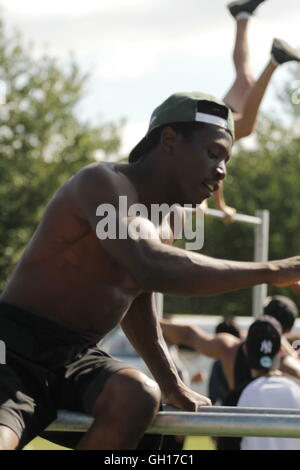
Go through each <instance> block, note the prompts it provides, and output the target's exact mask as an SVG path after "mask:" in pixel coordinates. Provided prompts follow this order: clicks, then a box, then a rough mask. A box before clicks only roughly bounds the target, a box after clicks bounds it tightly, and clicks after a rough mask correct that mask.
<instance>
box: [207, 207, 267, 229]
mask: <svg viewBox="0 0 300 470" xmlns="http://www.w3.org/2000/svg"><path fill="white" fill-rule="evenodd" d="M205 214H206V215H211V216H213V217H217V218H218V219H224V212H222V211H218V210H217V209H206V210H205ZM234 221H235V222H243V223H245V224H251V225H261V224H262V222H261V219H259V218H258V217H254V216H252V215H246V214H235V216H234Z"/></svg>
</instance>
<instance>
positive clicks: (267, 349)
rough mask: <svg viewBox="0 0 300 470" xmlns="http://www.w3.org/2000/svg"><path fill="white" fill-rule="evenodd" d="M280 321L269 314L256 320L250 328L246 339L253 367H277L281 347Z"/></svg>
mask: <svg viewBox="0 0 300 470" xmlns="http://www.w3.org/2000/svg"><path fill="white" fill-rule="evenodd" d="M281 335H282V328H281V325H280V323H279V322H278V321H277V320H276V319H275V318H273V317H270V316H268V315H264V316H262V317H261V318H260V319H259V320H256V321H255V322H254V323H253V324H252V325H251V326H250V328H249V331H248V336H247V339H246V349H247V361H248V364H249V366H250V368H251V369H260V370H265V371H268V370H271V369H277V368H278V366H279V363H278V353H279V351H280V347H281Z"/></svg>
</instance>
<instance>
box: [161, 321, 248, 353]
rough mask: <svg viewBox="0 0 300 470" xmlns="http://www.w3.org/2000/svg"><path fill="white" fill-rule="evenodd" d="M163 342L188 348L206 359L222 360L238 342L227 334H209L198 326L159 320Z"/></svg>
mask: <svg viewBox="0 0 300 470" xmlns="http://www.w3.org/2000/svg"><path fill="white" fill-rule="evenodd" d="M160 325H161V328H162V332H163V335H164V338H165V340H166V341H167V342H168V343H171V344H177V345H178V344H181V345H184V346H189V347H190V348H193V349H195V350H196V351H198V352H200V353H202V354H204V355H205V356H208V357H213V358H215V359H223V358H224V356H225V355H227V354H228V352H229V351H231V350H232V347H233V346H235V345H237V344H240V340H239V339H238V338H236V337H235V336H233V335H230V334H228V333H219V334H216V335H215V334H209V333H207V332H206V331H204V330H202V329H201V328H199V327H198V326H193V325H187V324H182V323H181V324H180V323H176V322H173V321H170V320H160Z"/></svg>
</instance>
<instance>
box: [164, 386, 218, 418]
mask: <svg viewBox="0 0 300 470" xmlns="http://www.w3.org/2000/svg"><path fill="white" fill-rule="evenodd" d="M164 402H165V403H166V405H170V406H174V407H175V408H179V409H180V410H184V411H198V410H199V409H200V408H201V407H202V406H211V401H210V399H209V398H206V397H204V396H203V395H199V393H196V392H194V391H193V390H191V389H190V388H188V387H186V386H185V385H184V384H182V385H180V386H179V387H178V388H176V390H174V391H172V392H171V393H170V394H169V395H166V396H165V397H164Z"/></svg>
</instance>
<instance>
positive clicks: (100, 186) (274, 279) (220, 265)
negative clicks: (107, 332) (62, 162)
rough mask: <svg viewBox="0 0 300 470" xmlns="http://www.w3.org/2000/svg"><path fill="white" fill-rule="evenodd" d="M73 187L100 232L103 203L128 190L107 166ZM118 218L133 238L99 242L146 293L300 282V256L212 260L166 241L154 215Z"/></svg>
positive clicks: (190, 293) (192, 293)
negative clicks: (255, 260) (99, 210)
mask: <svg viewBox="0 0 300 470" xmlns="http://www.w3.org/2000/svg"><path fill="white" fill-rule="evenodd" d="M73 185H74V191H73V193H74V198H75V200H76V203H77V205H78V209H79V216H80V217H83V218H85V219H86V220H87V221H89V223H90V225H91V227H92V230H93V231H95V233H96V227H97V223H98V222H99V217H97V214H96V212H97V207H98V206H99V205H100V204H101V203H102V204H104V203H110V204H111V205H113V207H115V208H117V207H118V198H119V196H121V195H124V192H122V193H120V194H118V192H117V188H116V184H115V183H114V181H110V176H107V175H106V174H105V170H104V171H102V170H100V169H99V170H97V169H95V168H93V169H88V170H85V172H84V173H83V174H81V175H77V177H76V182H75V181H74V183H73ZM121 190H122V188H121V189H120V191H121ZM129 199H130V198H129ZM135 202H136V201H135ZM116 218H117V225H118V227H119V228H120V229H121V231H122V230H123V231H125V233H127V234H128V236H127V237H125V239H120V238H118V237H117V238H116V237H111V238H110V237H106V238H105V239H102V240H99V243H101V245H102V248H103V249H104V250H105V251H106V252H107V254H108V255H109V256H110V257H111V258H112V259H114V260H115V262H116V263H118V264H120V265H121V266H123V268H124V269H125V270H126V272H127V273H128V274H129V275H130V276H131V278H132V279H133V280H134V281H135V283H136V284H137V285H138V286H139V287H140V288H141V289H142V290H144V291H147V292H163V293H167V294H175V295H185V296H209V295H216V294H219V293H223V292H228V291H233V290H238V289H243V288H246V287H251V286H253V285H256V284H264V283H267V284H273V285H276V286H278V287H285V286H290V285H293V284H296V283H297V285H298V283H299V281H300V256H298V257H295V258H290V259H285V260H279V261H273V262H266V263H250V262H236V261H230V260H222V259H216V258H210V257H208V256H204V255H200V254H198V253H195V252H188V251H185V250H182V249H180V248H176V247H172V246H168V245H166V244H163V243H162V242H161V240H160V238H159V233H158V230H157V228H156V227H155V226H154V225H153V224H152V222H150V220H148V219H145V218H143V217H126V216H123V217H120V214H119V213H118V212H117V211H116ZM130 229H134V232H135V235H136V236H135V237H132V236H131V235H130ZM144 234H147V236H146V237H145V236H144ZM98 238H99V237H98Z"/></svg>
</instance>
